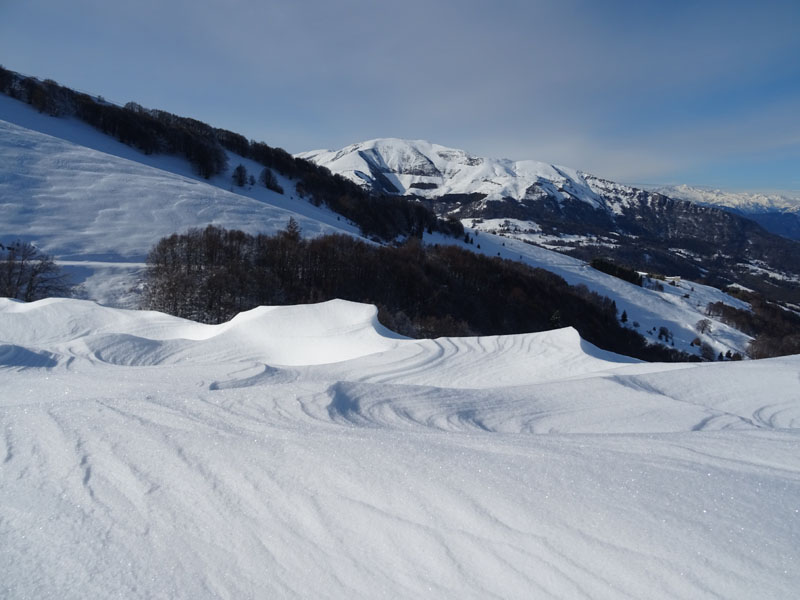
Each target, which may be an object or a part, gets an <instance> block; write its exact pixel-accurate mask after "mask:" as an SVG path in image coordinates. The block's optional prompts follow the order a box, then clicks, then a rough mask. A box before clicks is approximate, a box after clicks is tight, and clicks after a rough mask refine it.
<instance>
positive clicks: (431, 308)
mask: <svg viewBox="0 0 800 600" xmlns="http://www.w3.org/2000/svg"><path fill="white" fill-rule="evenodd" d="M147 260H148V270H147V276H146V284H145V294H144V308H148V309H153V310H159V311H163V312H167V313H170V314H173V315H177V316H181V317H185V318H189V319H193V320H197V321H201V322H206V323H219V322H223V321H226V320H229V319H230V318H232V317H233V316H234V315H236V314H237V313H238V312H241V311H243V310H248V309H250V308H253V307H255V306H259V305H262V304H264V305H282V304H302V303H312V302H322V301H325V300H330V299H333V298H342V299H345V300H352V301H356V302H366V303H371V304H375V305H377V306H378V309H379V319H380V321H381V322H382V323H383V324H384V325H386V326H387V327H389V328H390V329H393V330H394V331H397V332H398V333H402V334H404V335H408V336H410V337H425V338H431V337H439V336H459V335H499V334H514V333H520V332H533V331H545V330H549V329H553V328H557V327H565V326H573V327H575V328H576V329H577V330H578V332H579V333H580V334H581V336H582V337H583V338H584V339H586V340H588V341H590V342H592V343H594V344H595V345H597V346H599V347H601V348H605V349H607V350H611V351H614V352H619V353H621V354H626V355H628V356H635V357H639V358H642V359H645V360H660V361H675V360H691V359H692V357H690V355H688V354H686V353H682V352H677V351H675V350H673V349H668V348H665V347H663V346H660V345H650V344H648V343H647V342H646V341H645V339H644V338H643V337H642V336H641V335H640V334H638V333H636V332H635V331H632V330H630V329H627V328H624V327H622V326H621V325H620V324H619V322H618V317H617V308H616V305H615V303H614V302H613V301H612V300H610V299H608V298H606V297H603V296H600V295H598V294H596V293H594V292H591V291H589V290H588V288H586V287H585V286H569V285H567V283H566V282H565V281H564V280H563V279H562V278H560V277H559V276H557V275H555V274H553V273H550V272H549V271H545V270H542V269H535V268H531V267H528V266H526V265H524V264H522V263H518V262H513V261H508V260H502V259H500V258H497V257H492V258H490V257H485V256H480V255H477V254H474V253H472V252H469V251H467V250H463V249H461V248H458V247H455V246H450V245H441V246H437V245H433V246H431V245H424V244H422V243H421V242H420V241H419V240H417V239H415V238H410V239H409V240H408V241H407V242H406V243H404V244H403V245H400V246H379V245H374V244H369V243H366V242H364V241H360V240H358V239H355V238H352V237H350V236H345V235H327V236H322V237H318V238H315V239H310V240H305V239H303V238H302V236H301V235H300V230H299V228H298V227H297V224H296V223H295V222H294V221H293V220H292V221H290V223H289V225H288V227H287V229H286V230H285V231H282V232H280V233H278V234H276V235H265V234H260V235H249V234H246V233H244V232H242V231H236V230H226V229H222V228H219V227H216V226H208V227H206V228H205V229H192V230H189V231H188V232H186V233H183V234H173V235H171V236H168V237H166V238H163V239H161V240H160V241H159V242H158V243H157V244H156V245H155V246H154V247H153V249H152V250H151V252H150V254H149V256H148V259H147Z"/></svg>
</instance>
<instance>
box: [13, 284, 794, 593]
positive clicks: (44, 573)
mask: <svg viewBox="0 0 800 600" xmlns="http://www.w3.org/2000/svg"><path fill="white" fill-rule="evenodd" d="M799 373H800V358H798V357H787V358H781V359H773V360H765V361H750V362H746V363H719V364H704V365H698V364H678V365H663V364H647V363H640V362H638V361H634V360H631V359H627V358H625V357H621V356H616V355H613V354H611V353H608V352H604V351H602V350H599V349H597V348H595V347H593V346H591V345H590V344H587V343H586V342H584V341H582V340H581V339H580V338H579V337H578V336H577V334H576V333H575V332H574V331H572V330H569V329H565V330H558V331H551V332H545V333H541V334H529V335H517V336H503V337H482V338H442V339H438V340H408V339H405V338H402V337H399V336H396V335H394V334H393V333H391V332H389V331H387V330H385V329H384V328H382V327H381V326H380V325H379V324H378V323H377V320H376V311H375V309H374V307H370V306H365V305H360V304H355V303H350V302H343V301H333V302H327V303H323V304H319V305H310V306H296V307H262V308H260V309H255V310H253V311H250V312H248V313H243V314H241V315H239V316H238V317H237V318H236V319H234V320H232V321H231V322H229V323H225V324H221V325H216V326H210V325H201V324H197V323H192V322H189V321H185V320H182V319H178V318H174V317H170V316H167V315H163V314H159V313H153V312H135V311H125V310H120V309H111V308H107V307H101V306H98V305H96V304H94V303H91V302H87V301H79V300H44V301H39V302H35V303H31V304H22V303H19V302H14V301H10V300H2V299H0V387H1V388H2V389H3V391H4V393H3V395H2V400H0V415H1V418H0V423H2V427H0V432H1V433H2V437H3V439H2V444H0V456H2V463H0V464H2V469H0V541H1V542H2V543H0V572H2V573H3V577H2V578H0V596H2V597H9V598H24V597H37V598H48V597H58V598H86V597H114V596H122V597H126V598H138V597H142V598H144V597H147V598H265V597H276V598H284V597H313V598H343V597H347V598H375V597H381V596H383V597H392V598H396V597H407V598H418V597H436V598H531V597H543V598H615V599H616V598H645V597H646V598H705V597H709V598H712V597H715V598H778V599H780V598H786V599H789V598H794V597H795V595H796V591H797V589H798V588H799V587H800V577H799V576H798V573H799V572H800V570H798V568H797V560H798V551H799V550H798V549H800V512H799V511H800V503H799V502H798V498H800V458H799V457H800V454H798V441H800V438H798V425H800V378H799V376H798V374H799Z"/></svg>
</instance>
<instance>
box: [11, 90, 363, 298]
mask: <svg viewBox="0 0 800 600" xmlns="http://www.w3.org/2000/svg"><path fill="white" fill-rule="evenodd" d="M240 163H241V164H244V165H245V166H246V167H247V169H248V171H249V172H250V173H253V174H255V175H258V173H259V171H260V167H259V166H258V165H256V164H255V163H253V162H252V161H249V160H247V159H244V158H242V157H238V156H235V155H232V154H229V171H232V170H233V169H234V168H235V167H236V165H238V164H240ZM278 178H279V183H281V184H282V185H283V187H284V189H285V190H286V195H281V194H277V193H275V192H272V191H270V190H268V189H266V188H264V187H263V186H254V187H252V188H250V187H244V188H239V187H236V188H233V186H232V183H231V177H230V173H225V174H222V175H219V176H217V177H215V178H212V179H211V180H209V181H206V180H204V179H202V178H199V177H198V176H196V175H194V174H193V173H192V170H191V168H190V165H189V164H188V162H186V161H185V160H183V159H180V158H178V157H174V156H165V155H149V156H148V155H145V154H142V153H140V152H138V151H136V150H135V149H133V148H130V147H128V146H125V145H124V144H121V143H119V142H117V141H116V140H114V139H112V138H110V137H108V136H106V135H103V134H102V133H100V132H98V131H96V130H95V129H93V128H91V127H90V126H88V125H86V124H85V123H82V122H79V121H77V120H75V119H69V118H54V117H49V116H46V115H42V114H39V113H37V112H36V111H34V110H33V109H32V108H31V107H29V106H28V105H25V104H23V103H21V102H18V101H16V100H13V99H11V98H9V97H7V96H4V95H2V94H0V198H2V202H0V242H9V241H13V240H15V239H22V240H25V241H30V242H32V243H34V244H35V245H36V246H37V247H38V248H40V249H41V250H43V251H45V252H47V253H49V254H52V255H54V256H55V257H56V258H57V259H58V260H59V261H61V262H63V263H65V264H66V265H67V266H68V267H69V269H70V270H71V271H72V273H73V274H74V275H75V276H76V277H78V278H79V279H81V280H85V282H84V285H85V286H86V288H87V292H86V293H87V294H88V295H89V297H91V298H94V299H98V300H102V301H104V302H108V303H121V304H126V303H127V304H130V303H131V302H135V298H134V297H132V296H130V295H129V294H126V293H125V292H126V290H127V289H128V288H130V286H131V281H132V279H133V278H134V277H135V273H136V272H137V271H139V270H141V269H142V268H143V262H144V260H145V257H146V255H147V252H148V251H149V249H150V248H151V247H152V246H153V245H154V244H155V243H156V242H157V241H158V240H159V239H160V238H162V237H164V236H166V235H170V234H171V233H175V232H183V231H186V230H187V229H189V228H191V227H205V226H206V225H209V224H215V225H219V226H222V227H227V228H236V229H242V230H245V231H248V232H251V233H257V232H264V233H271V232H275V231H278V230H281V229H284V228H285V227H286V223H287V222H288V220H289V218H292V217H293V218H294V219H296V220H297V221H298V223H299V224H300V226H301V228H302V229H303V232H304V235H306V236H315V235H321V234H325V233H347V234H349V235H358V229H357V228H356V227H355V226H353V225H350V224H348V223H347V222H346V221H344V220H339V218H338V216H337V215H336V214H335V213H332V212H331V211H329V210H327V209H325V208H321V207H320V208H318V207H315V206H313V205H312V204H310V203H309V202H307V201H305V200H302V199H299V198H298V197H297V195H296V193H295V192H294V184H293V182H291V181H289V180H286V179H285V178H281V177H278ZM234 189H235V193H234ZM120 288H121V289H120Z"/></svg>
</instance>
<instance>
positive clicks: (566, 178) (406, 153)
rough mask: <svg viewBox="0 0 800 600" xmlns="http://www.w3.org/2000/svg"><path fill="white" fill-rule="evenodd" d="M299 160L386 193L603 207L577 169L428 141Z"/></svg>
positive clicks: (356, 147)
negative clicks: (490, 155) (548, 199)
mask: <svg viewBox="0 0 800 600" xmlns="http://www.w3.org/2000/svg"><path fill="white" fill-rule="evenodd" d="M297 156H299V157H300V158H304V159H306V160H310V161H312V162H314V163H316V164H318V165H321V166H324V167H327V168H328V169H330V170H331V171H333V172H334V173H338V174H339V175H341V176H343V177H345V178H347V179H350V180H351V181H354V182H355V183H358V184H359V185H362V186H364V187H367V188H370V189H374V190H376V191H379V192H383V193H388V194H397V195H416V196H421V197H424V198H433V197H441V196H446V195H463V194H479V195H482V196H483V197H484V198H485V199H487V200H505V199H508V198H511V199H515V200H525V199H536V198H538V197H541V196H543V195H547V196H550V197H555V198H558V199H562V200H566V199H568V198H569V199H578V200H583V201H585V202H587V203H589V204H591V205H592V206H595V207H597V206H600V205H601V204H602V201H601V200H600V198H599V197H598V196H597V194H595V193H594V192H593V191H592V189H591V187H590V186H589V184H588V182H587V181H586V177H585V175H584V174H583V173H581V172H580V171H578V170H575V169H570V168H568V167H557V166H555V165H551V164H548V163H543V162H539V161H535V160H521V161H514V160H510V159H504V158H485V157H479V156H474V155H472V154H470V153H468V152H466V151H464V150H460V149H457V148H449V147H447V146H442V145H439V144H434V143H431V142H429V141H426V140H405V139H398V138H377V139H373V140H368V141H365V142H359V143H355V144H351V145H349V146H346V147H344V148H341V149H339V150H314V151H311V152H304V153H302V154H298V155H297Z"/></svg>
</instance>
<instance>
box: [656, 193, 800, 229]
mask: <svg viewBox="0 0 800 600" xmlns="http://www.w3.org/2000/svg"><path fill="white" fill-rule="evenodd" d="M648 189H650V190H652V191H655V192H658V193H661V194H664V195H667V196H670V197H672V198H680V199H681V200H689V201H691V202H696V203H698V204H705V205H708V206H716V207H719V208H723V209H726V210H730V211H732V212H735V213H738V214H740V215H742V216H744V217H747V218H748V219H752V220H753V221H755V222H756V223H758V224H759V225H761V226H762V227H763V228H764V229H766V230H767V231H769V232H771V233H774V234H777V235H782V236H784V237H787V238H790V239H794V240H800V194H797V193H795V194H789V193H783V194H777V193H775V194H760V193H752V192H728V191H723V190H719V189H713V188H704V187H696V186H688V185H672V186H648Z"/></svg>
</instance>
